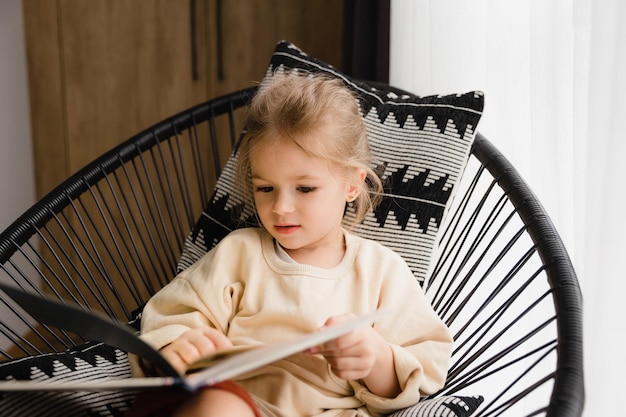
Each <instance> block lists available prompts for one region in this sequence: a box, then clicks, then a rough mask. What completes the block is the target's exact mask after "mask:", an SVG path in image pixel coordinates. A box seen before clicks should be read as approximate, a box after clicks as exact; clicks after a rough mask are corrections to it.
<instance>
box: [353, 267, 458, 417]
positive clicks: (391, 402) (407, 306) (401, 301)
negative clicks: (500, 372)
mask: <svg viewBox="0 0 626 417" xmlns="http://www.w3.org/2000/svg"><path fill="white" fill-rule="evenodd" d="M403 269H404V268H400V269H399V270H392V278H390V279H389V281H388V282H386V284H385V285H384V286H383V291H381V294H380V300H379V301H380V306H379V307H382V308H388V309H391V310H392V311H393V312H394V314H392V316H391V317H390V318H385V320H383V321H380V322H378V323H376V324H375V326H374V328H375V329H376V330H378V331H379V332H380V333H381V335H382V336H383V337H384V338H385V340H387V341H388V342H389V344H390V346H391V349H392V352H393V356H394V366H395V371H396V375H397V377H398V382H399V384H400V388H401V390H402V392H401V393H400V394H399V395H398V396H397V397H395V398H385V397H380V396H377V395H375V394H373V393H372V392H370V391H369V390H368V389H367V387H366V386H365V385H364V384H363V383H362V382H361V381H351V382H350V384H351V385H352V387H353V389H354V391H355V395H356V397H357V398H358V399H360V400H361V401H363V403H365V405H366V406H367V409H368V410H369V412H370V413H372V414H373V415H378V414H387V413H389V412H392V411H394V410H398V409H401V408H405V407H409V406H411V405H413V404H415V403H417V402H419V399H420V397H421V396H424V395H428V394H432V393H434V392H436V391H437V390H439V389H440V388H441V387H443V384H444V383H445V380H446V375H447V371H448V367H449V362H450V355H451V352H452V347H453V340H452V336H451V335H450V332H449V330H448V328H447V326H446V325H445V324H444V323H443V321H442V320H441V319H440V318H439V317H438V315H437V314H436V312H435V311H434V309H433V308H432V306H431V304H430V302H429V301H428V300H427V298H426V296H425V295H424V293H423V291H422V289H421V287H420V286H419V284H418V283H417V281H416V280H415V278H414V276H413V274H412V273H411V272H410V271H408V267H407V268H406V271H408V272H404V273H403V272H402V270H403Z"/></svg>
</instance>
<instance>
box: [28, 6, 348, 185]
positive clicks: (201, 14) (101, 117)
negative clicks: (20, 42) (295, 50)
mask: <svg viewBox="0 0 626 417" xmlns="http://www.w3.org/2000/svg"><path fill="white" fill-rule="evenodd" d="M23 5H24V19H25V22H24V23H25V32H26V48H27V58H28V72H29V86H30V103H31V120H32V132H33V149H34V157H35V167H36V173H35V177H36V189H37V194H38V196H42V195H44V194H45V193H46V192H48V191H49V190H51V189H52V188H53V187H54V186H56V185H57V184H59V183H60V182H61V181H62V180H64V179H65V178H67V177H68V176H69V175H70V174H72V173H74V172H76V171H77V170H78V169H80V168H81V167H82V166H84V165H85V164H86V163H88V162H89V161H91V160H92V159H94V158H95V157H97V156H98V155H100V154H101V153H103V152H104V151H106V150H107V149H109V148H111V147H112V146H114V145H116V144H118V143H120V142H121V141H123V140H124V139H126V138H128V137H130V136H131V135H133V134H135V133H138V132H139V131H141V130H142V129H144V128H146V127H148V126H150V125H151V124H153V123H155V122H157V121H159V120H161V119H163V118H165V117H167V116H169V115H172V114H174V113H176V112H178V111H181V110H183V109H185V108H188V107H190V106H192V105H194V104H197V103H200V102H202V101H205V100H207V99H208V98H211V97H215V96H217V95H220V94H223V93H226V92H229V91H232V90H234V89H238V88H242V87H246V86H249V85H251V84H252V83H253V82H255V81H259V80H260V79H261V78H262V77H263V75H264V72H265V69H266V67H267V64H268V62H269V58H270V55H271V52H272V50H273V48H274V45H275V44H276V42H278V41H279V40H281V39H287V40H290V41H292V42H294V43H295V44H297V45H299V46H301V47H302V48H303V49H305V50H306V51H307V52H309V53H310V54H312V55H314V56H317V57H319V58H321V59H323V60H325V61H327V62H329V63H331V64H333V65H335V66H337V67H340V64H341V60H342V35H343V34H342V30H343V28H342V23H343V2H342V1H338V0H314V1H311V0H229V1H224V0H133V1H129V0H99V1H89V0H54V1H51V0H24V1H23Z"/></svg>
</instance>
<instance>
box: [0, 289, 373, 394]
mask: <svg viewBox="0 0 626 417" xmlns="http://www.w3.org/2000/svg"><path fill="white" fill-rule="evenodd" d="M0 289H1V290H3V291H4V292H5V293H6V294H8V295H9V296H10V297H11V298H12V299H13V300H14V301H15V302H16V303H18V304H19V305H20V306H21V307H22V308H23V309H24V310H25V311H26V312H28V313H29V314H30V315H31V316H32V317H33V318H34V319H35V320H38V321H40V322H41V323H44V324H47V325H49V326H54V327H58V328H61V329H63V330H66V331H69V332H72V333H76V334H78V335H80V336H82V337H84V338H85V339H88V340H95V341H100V342H104V343H106V344H108V345H110V346H113V347H116V348H119V349H122V350H124V351H126V352H129V353H134V354H135V355H137V356H139V357H140V358H142V359H144V360H146V361H148V362H150V363H151V364H152V365H153V366H154V367H156V368H158V369H159V371H160V375H161V376H157V377H141V378H128V379H119V380H108V381H107V380H95V381H82V380H78V381H67V382H60V381H50V382H47V381H0V392H2V391H104V390H122V389H145V388H156V387H163V386H174V385H178V386H182V387H184V388H185V389H188V390H190V391H194V390H196V389H198V388H199V387H202V386H206V385H212V384H216V383H218V382H221V381H226V380H229V379H232V378H234V377H236V376H238V375H241V374H243V373H245V372H248V371H251V370H254V369H256V368H259V367H261V366H264V365H268V364H270V363H272V362H276V361H278V360H279V359H282V358H285V357H288V356H291V355H293V354H295V353H298V352H302V351H304V350H306V349H308V348H310V347H313V346H316V345H319V344H322V343H325V342H327V341H329V340H332V339H335V338H337V337H339V336H341V335H343V334H346V333H349V332H350V331H352V330H355V329H356V328H358V327H361V326H366V325H371V324H372V323H373V322H374V321H375V320H377V319H378V318H380V317H381V316H382V315H383V314H384V313H385V311H384V310H378V311H375V312H373V313H370V314H367V315H364V316H361V317H357V318H355V319H353V320H349V321H347V322H343V323H340V324H337V325H333V326H328V327H324V328H322V329H320V330H318V331H316V332H313V333H309V334H305V335H302V336H300V337H298V338H295V339H292V340H290V341H287V342H281V343H276V344H272V345H266V346H259V347H234V348H232V349H227V350H226V351H217V352H215V353H214V354H213V355H211V356H210V357H206V358H203V359H201V360H200V361H198V362H197V363H194V364H192V365H191V366H190V367H189V372H188V373H187V374H185V375H180V374H179V373H178V372H177V371H176V370H175V369H174V368H173V367H172V366H171V365H170V364H169V362H167V361H166V360H165V358H163V356H161V354H160V353H159V352H158V351H157V350H155V349H154V348H152V347H151V346H150V345H148V344H147V343H146V342H144V341H143V340H142V339H141V338H139V337H138V335H137V333H136V331H135V329H133V328H132V327H130V326H129V325H127V324H124V323H121V322H118V321H114V320H112V319H111V318H109V317H106V316H104V315H103V314H99V313H94V312H89V311H86V310H82V309H80V308H78V307H74V306H71V305H67V304H62V303H60V302H57V301H54V300H51V299H47V298H43V297H40V296H37V295H34V294H32V293H28V292H25V291H22V290H20V289H18V288H16V287H13V286H10V285H6V284H3V283H1V282H0Z"/></svg>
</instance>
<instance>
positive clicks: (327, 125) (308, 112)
mask: <svg viewBox="0 0 626 417" xmlns="http://www.w3.org/2000/svg"><path fill="white" fill-rule="evenodd" d="M320 128H324V129H325V131H326V132H327V133H328V134H326V135H322V137H323V140H321V141H318V142H316V143H312V141H310V140H309V141H307V140H303V138H305V137H309V136H308V135H306V134H307V133H309V132H312V131H315V130H316V129H320ZM277 138H281V139H286V140H292V141H293V142H294V143H295V144H296V145H298V146H299V147H300V148H301V149H302V150H304V151H305V152H306V153H307V154H309V155H311V156H312V157H315V158H320V159H323V160H325V161H326V162H327V163H329V164H330V166H332V167H334V168H337V169H339V170H340V171H339V172H341V173H342V174H343V175H344V177H345V178H346V179H349V178H353V174H354V172H355V170H360V169H363V170H365V172H366V178H365V181H364V182H363V184H361V185H360V187H361V190H360V193H359V194H358V196H357V198H356V200H355V201H354V202H353V204H354V208H355V213H356V216H355V219H354V222H353V223H352V224H351V225H352V226H353V225H355V224H356V223H359V222H361V221H362V220H363V219H364V218H365V215H366V214H367V212H368V211H369V210H370V209H372V208H373V207H375V206H376V204H378V202H379V200H380V195H381V193H382V183H381V180H380V178H379V177H378V175H377V174H376V173H375V172H374V170H373V169H372V168H371V165H372V161H371V152H370V147H369V143H368V140H367V134H366V131H365V125H364V123H363V119H362V117H361V114H360V112H359V107H358V100H357V98H356V97H355V96H354V95H353V94H352V92H351V91H350V90H349V89H348V88H347V87H346V86H345V85H344V84H343V82H342V81H340V80H338V79H331V78H328V77H325V76H321V75H313V74H301V73H298V74H294V73H287V74H283V73H276V74H274V76H273V77H272V78H271V81H270V83H269V84H268V85H264V86H262V87H261V88H260V89H259V91H258V92H257V94H256V95H255V97H254V98H253V99H252V102H251V103H250V106H249V109H248V119H247V123H246V133H245V135H244V137H243V139H242V141H241V143H240V145H239V149H238V152H239V161H238V162H239V165H238V168H237V170H238V175H237V177H238V178H239V179H240V180H243V181H245V184H242V185H244V187H243V189H244V190H247V192H248V193H249V194H250V195H249V196H248V197H250V198H252V196H251V194H252V191H251V190H252V187H251V185H250V179H249V178H250V154H251V153H252V152H253V151H254V150H256V149H258V148H260V147H263V146H273V145H274V143H275V140H277Z"/></svg>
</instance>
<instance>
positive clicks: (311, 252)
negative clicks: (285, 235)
mask: <svg viewBox="0 0 626 417" xmlns="http://www.w3.org/2000/svg"><path fill="white" fill-rule="evenodd" d="M283 250H284V251H285V252H286V253H287V255H289V257H290V258H291V259H293V260H294V261H295V262H297V263H299V264H304V265H311V266H315V267H318V268H326V269H330V268H334V267H336V266H337V265H339V264H340V263H341V261H342V260H343V257H344V255H345V254H346V239H345V236H344V234H343V231H341V236H339V237H338V239H337V240H336V243H333V244H327V245H324V246H318V247H312V248H311V247H307V248H300V249H286V248H283Z"/></svg>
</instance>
